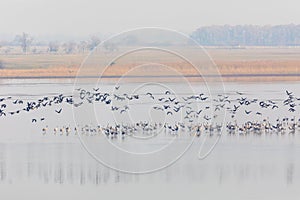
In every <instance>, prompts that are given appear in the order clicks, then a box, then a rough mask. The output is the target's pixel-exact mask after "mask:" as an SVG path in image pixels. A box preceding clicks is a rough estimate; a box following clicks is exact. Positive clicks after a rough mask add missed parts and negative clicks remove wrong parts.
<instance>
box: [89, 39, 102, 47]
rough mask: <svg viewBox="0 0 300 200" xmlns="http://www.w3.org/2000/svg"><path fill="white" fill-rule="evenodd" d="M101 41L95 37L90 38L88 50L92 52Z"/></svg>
mask: <svg viewBox="0 0 300 200" xmlns="http://www.w3.org/2000/svg"><path fill="white" fill-rule="evenodd" d="M100 42H101V40H100V38H99V37H97V36H91V38H90V41H89V49H90V50H93V49H94V48H95V47H96V46H98V44H100Z"/></svg>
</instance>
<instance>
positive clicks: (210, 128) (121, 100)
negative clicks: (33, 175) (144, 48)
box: [0, 86, 300, 138]
mask: <svg viewBox="0 0 300 200" xmlns="http://www.w3.org/2000/svg"><path fill="white" fill-rule="evenodd" d="M283 93H284V96H285V97H284V99H259V98H252V97H249V96H247V95H246V94H245V93H243V92H235V94H218V95H216V96H215V97H213V98H212V97H211V96H209V95H205V94H204V93H199V94H176V93H173V92H171V91H169V90H165V91H164V92H160V93H155V92H151V91H147V92H145V93H133V94H128V93H122V92H121V90H120V86H115V88H114V92H112V93H109V92H102V91H100V88H92V89H91V90H87V89H83V88H77V89H75V90H74V93H73V94H72V95H64V94H56V95H52V96H43V97H40V98H38V99H37V100H25V99H19V98H15V97H12V96H7V97H0V120H1V118H2V119H4V118H6V117H11V116H15V115H19V114H21V113H29V112H32V111H37V110H43V109H44V108H47V107H52V106H53V107H55V108H54V111H53V114H57V115H61V114H62V113H63V109H65V108H64V105H65V104H67V105H70V106H72V107H73V108H74V109H76V108H78V107H81V106H83V105H84V104H102V105H104V106H106V107H107V108H108V109H109V110H110V111H111V112H113V113H117V114H119V115H125V114H126V113H127V114H129V112H130V110H132V109H135V105H137V104H141V103H143V104H146V105H150V109H153V111H155V112H158V113H161V114H164V116H166V117H167V118H172V117H175V116H178V115H180V116H182V118H181V120H180V122H178V121H177V122H173V123H171V122H160V123H153V122H150V121H143V120H141V121H139V122H133V123H131V124H127V123H120V124H117V123H115V124H114V125H111V124H110V123H108V124H106V125H95V126H93V125H83V126H77V127H73V128H72V127H70V126H63V127H55V128H53V129H52V131H51V130H50V128H49V127H48V126H45V127H44V128H43V129H42V133H43V134H44V135H46V134H47V133H53V134H54V135H66V136H69V135H70V134H74V135H78V134H81V135H86V136H95V135H103V134H104V135H106V136H107V137H110V138H115V137H118V136H121V137H122V138H123V137H125V136H134V135H155V134H158V133H159V132H164V133H168V134H171V135H178V134H182V133H188V134H189V135H197V136H200V135H201V134H204V133H208V134H209V135H213V134H215V133H217V134H221V132H222V130H227V132H228V133H229V134H236V133H238V134H248V133H254V134H262V133H281V134H284V133H286V132H289V133H296V131H298V130H300V116H299V112H297V107H298V106H300V98H299V97H297V96H296V95H295V94H294V93H293V92H291V91H287V90H286V91H285V92H283ZM282 109H283V110H286V111H287V112H288V113H290V115H289V117H281V118H280V117H278V118H277V119H276V121H274V122H271V121H270V120H269V118H268V115H266V114H265V113H266V111H268V113H271V115H276V114H277V115H279V116H280V115H281V112H282ZM222 112H225V113H226V115H227V116H229V120H228V121H226V123H225V125H223V126H222V124H221V123H220V124H218V123H217V122H214V119H215V118H217V117H218V116H219V115H221V114H222ZM276 112H277V113H276ZM237 115H239V116H240V115H245V116H251V117H252V118H253V120H247V121H246V122H244V123H242V124H239V123H237V121H236V118H237ZM257 118H259V119H261V120H257ZM46 120H47V117H46V116H45V117H39V118H37V117H36V118H32V119H31V123H32V124H38V123H39V122H44V121H46Z"/></svg>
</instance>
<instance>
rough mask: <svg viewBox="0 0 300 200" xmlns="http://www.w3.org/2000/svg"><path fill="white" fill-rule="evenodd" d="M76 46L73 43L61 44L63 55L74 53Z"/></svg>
mask: <svg viewBox="0 0 300 200" xmlns="http://www.w3.org/2000/svg"><path fill="white" fill-rule="evenodd" d="M76 47H77V44H76V43H75V42H67V43H65V44H63V48H64V51H65V53H67V54H70V53H74V52H75V51H76Z"/></svg>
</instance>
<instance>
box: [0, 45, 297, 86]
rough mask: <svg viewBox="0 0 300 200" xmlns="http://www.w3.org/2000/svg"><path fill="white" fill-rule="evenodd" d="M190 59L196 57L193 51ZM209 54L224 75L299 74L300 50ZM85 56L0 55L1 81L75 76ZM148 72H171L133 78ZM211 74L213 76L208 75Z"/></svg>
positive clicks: (175, 63)
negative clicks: (5, 79) (14, 78)
mask: <svg viewBox="0 0 300 200" xmlns="http://www.w3.org/2000/svg"><path fill="white" fill-rule="evenodd" d="M189 53H190V54H191V56H197V54H195V52H193V51H192V50H191V51H190V52H189ZM208 53H209V54H210V56H211V57H212V59H213V60H214V62H215V63H216V64H217V66H218V70H219V72H220V73H221V74H223V75H235V74H243V75H247V74H277V75H282V74H284V75H287V74H298V75H299V74H300V48H249V49H216V48H209V49H208ZM149 55H150V54H149ZM85 57H86V55H84V54H74V55H53V54H41V55H21V54H20V55H0V61H2V62H3V64H4V66H5V69H2V70H0V77H51V76H56V77H57V76H76V74H77V72H78V69H79V66H80V64H81V62H82V61H83V59H84V58H85ZM153 58H155V59H156V60H157V62H160V63H163V64H165V65H168V66H170V67H172V68H173V69H174V71H176V72H177V73H179V74H183V75H193V74H197V71H196V70H195V69H194V68H192V67H191V66H190V65H189V64H188V63H186V62H184V61H182V60H178V58H174V59H173V58H169V59H167V60H168V62H166V63H164V60H165V57H159V58H158V57H157V55H155V54H153V55H152V54H151V56H149V58H147V57H144V59H146V60H147V59H148V60H151V59H153ZM133 60H134V59H133V58H127V59H124V60H123V61H122V62H121V63H122V64H118V63H116V64H115V65H113V66H111V67H109V68H107V70H106V71H105V73H104V75H122V74H124V73H128V72H131V70H132V68H133V66H136V65H137V64H139V63H138V62H132V61H133ZM149 71H152V73H157V74H167V73H168V70H167V69H163V68H157V70H156V71H155V70H154V71H153V70H152V69H151V70H149V66H148V67H143V69H142V70H141V69H140V70H136V71H135V72H134V75H143V74H145V73H146V74H148V73H149ZM98 73H99V72H98V71H96V70H95V69H93V68H91V69H85V70H84V72H83V75H95V74H98ZM208 73H210V72H208ZM225 80H229V81H236V80H247V81H251V80H254V81H261V80H272V81H274V80H275V81H278V80H300V78H299V76H296V77H295V76H293V77H284V76H282V77H280V76H276V77H267V78H265V77H228V78H225Z"/></svg>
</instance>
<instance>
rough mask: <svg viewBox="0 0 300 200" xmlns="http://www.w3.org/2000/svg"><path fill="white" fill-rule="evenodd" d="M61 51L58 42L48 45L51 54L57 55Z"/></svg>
mask: <svg viewBox="0 0 300 200" xmlns="http://www.w3.org/2000/svg"><path fill="white" fill-rule="evenodd" d="M58 49H59V44H58V42H49V44H48V51H49V52H50V53H51V52H54V53H56V52H57V51H58Z"/></svg>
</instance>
